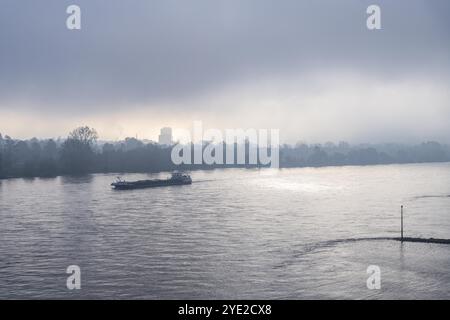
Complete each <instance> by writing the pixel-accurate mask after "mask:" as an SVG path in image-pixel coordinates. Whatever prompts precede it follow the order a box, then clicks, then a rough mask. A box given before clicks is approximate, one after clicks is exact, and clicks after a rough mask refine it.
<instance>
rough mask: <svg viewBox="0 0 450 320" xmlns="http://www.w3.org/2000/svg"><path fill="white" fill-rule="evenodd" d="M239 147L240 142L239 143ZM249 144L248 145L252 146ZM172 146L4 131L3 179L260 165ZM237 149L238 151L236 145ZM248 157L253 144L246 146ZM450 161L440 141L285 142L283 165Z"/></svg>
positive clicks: (82, 130) (78, 132)
mask: <svg viewBox="0 0 450 320" xmlns="http://www.w3.org/2000/svg"><path fill="white" fill-rule="evenodd" d="M234 147H235V148H237V146H236V145H235V146H234ZM246 147H248V146H246ZM171 150H172V147H171V146H166V145H159V144H157V143H153V142H150V143H148V142H144V141H141V140H138V139H135V138H126V139H125V140H123V141H118V142H113V143H111V142H108V143H100V142H98V134H97V132H96V131H95V130H94V129H92V128H89V127H79V128H76V129H75V130H73V131H72V132H70V134H69V135H68V137H67V138H66V139H57V140H54V139H47V140H39V139H36V138H33V139H30V140H19V139H13V138H11V137H9V136H4V137H3V136H2V135H1V134H0V178H10V177H53V176H58V175H71V174H87V173H111V172H114V173H125V172H160V171H171V170H175V169H181V170H194V169H211V168H220V167H257V166H260V165H258V164H256V165H248V164H247V165H226V164H225V165H206V164H199V165H181V166H176V165H174V164H173V163H172V161H171ZM235 150H236V149H235ZM246 157H248V148H246ZM447 161H450V147H449V146H448V145H443V144H439V143H437V142H425V143H421V144H417V145H403V144H377V145H369V144H360V145H350V144H348V143H346V142H341V143H339V144H334V143H330V142H329V143H326V144H313V145H309V144H305V143H298V144H296V145H294V146H292V145H282V146H280V167H284V168H288V167H306V166H308V167H321V166H341V165H374V164H393V163H423V162H447Z"/></svg>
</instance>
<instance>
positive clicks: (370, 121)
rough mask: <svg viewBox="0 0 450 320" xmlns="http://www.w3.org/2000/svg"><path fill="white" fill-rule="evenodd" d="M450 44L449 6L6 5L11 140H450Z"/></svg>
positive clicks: (1, 51)
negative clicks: (230, 131)
mask: <svg viewBox="0 0 450 320" xmlns="http://www.w3.org/2000/svg"><path fill="white" fill-rule="evenodd" d="M71 4H77V5H78V6H80V8H81V10H82V24H81V25H82V29H81V30H68V29H67V28H66V18H67V16H68V15H67V14H66V8H67V6H69V5H71ZM371 4H377V5H379V6H380V8H381V21H382V29H381V30H372V31H371V30H368V29H367V28H366V19H367V14H366V8H367V7H368V6H369V5H371ZM449 38H450V2H448V0H434V1H425V0H408V1H407V0H400V1H395V2H394V1H387V0H380V1H366V0H348V1H331V0H320V1H298V0H283V1H275V0H258V1H257V0H250V1H245V2H243V1H239V0H226V1H225V0H214V1H208V0H199V1H181V0H154V1H144V0H132V1H127V2H124V1H115V0H110V1H106V0H97V1H88V0H78V1H51V0H45V1H41V2H40V5H39V6H38V5H37V4H36V2H35V1H14V0H5V1H3V2H2V10H1V11H0V133H2V134H3V135H5V134H8V135H10V136H12V137H14V138H21V139H25V138H32V137H38V138H57V137H65V136H67V134H68V132H69V131H70V130H71V129H73V128H75V127H77V126H80V125H88V126H90V127H93V128H95V129H96V130H97V131H98V133H99V137H100V139H102V140H119V139H123V138H125V137H135V136H136V135H138V137H139V138H140V139H151V140H154V141H157V140H158V134H159V130H160V129H161V128H163V127H171V128H173V129H176V128H180V129H185V128H190V127H191V125H192V123H193V121H195V120H201V121H202V122H203V123H204V125H205V127H207V128H218V129H227V128H257V129H259V128H268V129H269V128H275V129H280V138H281V142H282V143H284V142H287V143H296V142H297V141H305V142H309V143H316V142H326V141H333V142H338V141H341V140H344V141H349V142H350V143H362V142H368V143H380V142H400V143H417V142H421V141H428V140H436V141H439V142H442V143H450V43H449V41H448V39H449ZM174 138H175V139H176V134H175V132H174Z"/></svg>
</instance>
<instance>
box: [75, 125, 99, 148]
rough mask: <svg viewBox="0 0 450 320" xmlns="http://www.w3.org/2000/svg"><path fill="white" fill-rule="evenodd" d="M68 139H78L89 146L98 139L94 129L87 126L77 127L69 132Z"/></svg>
mask: <svg viewBox="0 0 450 320" xmlns="http://www.w3.org/2000/svg"><path fill="white" fill-rule="evenodd" d="M69 139H72V140H76V141H80V142H81V143H82V144H84V145H89V146H91V145H92V144H94V143H95V141H97V139H98V134H97V131H95V129H91V128H89V127H88V126H84V127H78V128H76V129H74V130H73V131H72V132H71V133H70V134H69Z"/></svg>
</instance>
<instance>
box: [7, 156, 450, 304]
mask: <svg viewBox="0 0 450 320" xmlns="http://www.w3.org/2000/svg"><path fill="white" fill-rule="evenodd" d="M167 175H168V173H161V174H151V175H147V174H124V175H122V178H123V179H126V180H137V179H149V178H156V177H161V178H163V177H165V176H167ZM191 176H192V179H193V181H194V182H193V184H192V185H187V186H170V187H161V188H152V189H142V190H129V191H116V190H112V189H111V187H110V183H111V182H113V181H114V180H115V177H116V175H114V174H95V175H89V176H83V177H68V176H62V177H57V178H49V179H41V178H36V179H10V180H0V298H2V299H16V298H64V299H80V298H89V299H103V298H114V299H116V298H118V299H128V298H138V299H175V298H177V299H313V298H318V299H340V298H350V299H401V298H405V299H413V298H424V299H430V298H437V299H442V298H446V299H449V298H450V271H449V266H450V245H445V244H429V243H410V242H405V243H401V242H398V241H392V240H378V239H367V238H378V237H398V236H399V232H400V206H401V205H404V206H405V220H404V225H405V236H408V237H423V238H431V237H433V238H443V239H449V238H450V163H436V164H406V165H380V166H361V167H357V166H347V167H326V168H298V169H279V170H276V169H220V170H211V171H193V172H191ZM347 239H359V240H347ZM69 265H78V266H79V267H80V269H81V289H80V290H68V289H67V287H66V280H67V277H68V276H69V275H68V274H66V268H67V267H68V266H69ZM369 265H377V266H379V267H380V270H381V289H380V290H369V289H368V288H367V285H366V280H367V278H368V277H369V275H368V274H367V272H366V270H367V267H368V266H369Z"/></svg>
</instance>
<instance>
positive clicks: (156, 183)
mask: <svg viewBox="0 0 450 320" xmlns="http://www.w3.org/2000/svg"><path fill="white" fill-rule="evenodd" d="M185 184H192V179H191V177H190V176H189V175H188V174H185V173H182V172H173V173H172V175H171V176H170V178H167V179H154V180H138V181H125V180H120V178H118V179H117V181H116V182H113V183H111V186H112V187H113V188H114V189H116V190H130V189H144V188H155V187H165V186H177V185H185Z"/></svg>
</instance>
